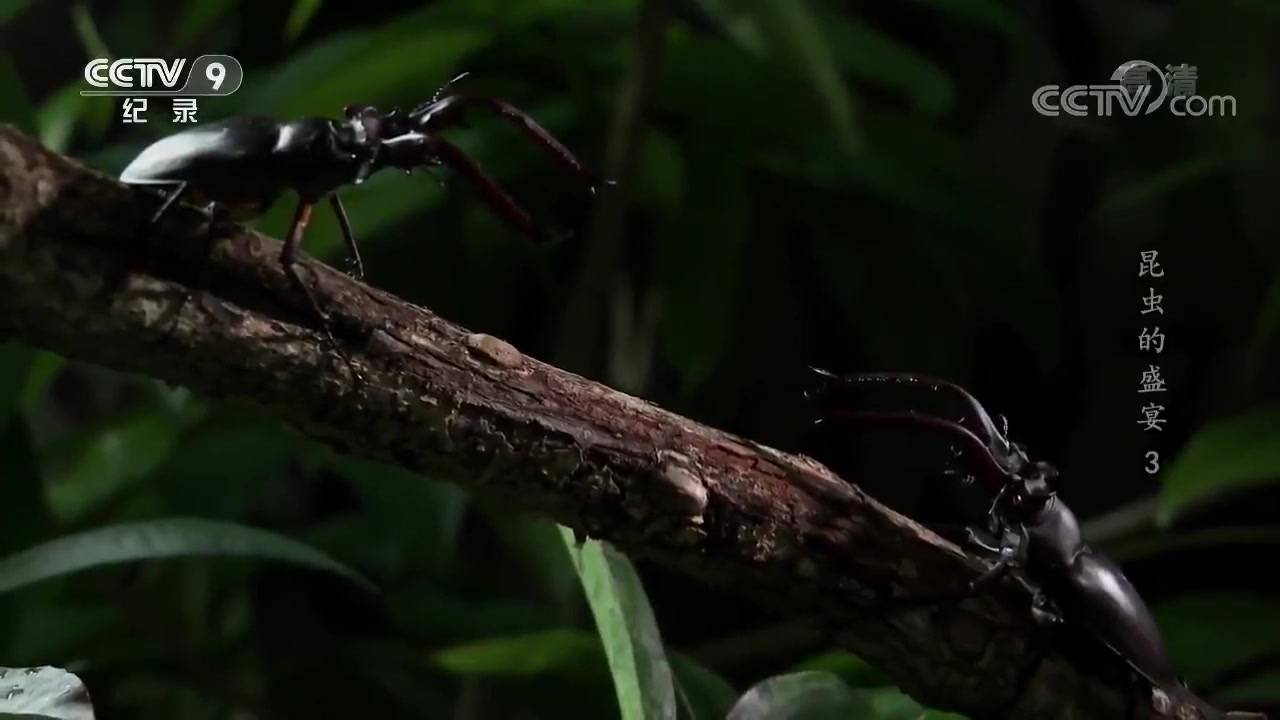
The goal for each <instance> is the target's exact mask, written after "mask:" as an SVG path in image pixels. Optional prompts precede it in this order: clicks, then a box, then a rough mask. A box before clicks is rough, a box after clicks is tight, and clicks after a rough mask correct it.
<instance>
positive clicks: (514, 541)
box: [479, 504, 578, 610]
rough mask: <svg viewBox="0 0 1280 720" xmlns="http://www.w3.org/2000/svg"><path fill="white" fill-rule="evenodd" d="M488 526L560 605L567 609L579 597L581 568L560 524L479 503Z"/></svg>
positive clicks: (556, 603)
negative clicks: (561, 530) (566, 545)
mask: <svg viewBox="0 0 1280 720" xmlns="http://www.w3.org/2000/svg"><path fill="white" fill-rule="evenodd" d="M479 509H480V512H481V513H482V514H483V515H484V517H485V518H486V519H487V520H488V525H489V527H490V528H491V529H492V530H493V532H494V534H495V535H497V537H498V540H499V541H500V542H502V544H503V547H505V548H506V550H507V552H508V553H510V554H511V556H512V557H513V558H515V560H516V561H517V562H519V563H520V564H521V565H523V566H524V567H525V568H526V569H527V571H528V572H529V574H530V575H531V576H532V577H533V578H534V579H535V580H536V582H538V583H539V584H540V585H541V586H542V589H543V591H544V592H545V593H546V596H547V597H548V598H550V599H551V601H552V603H554V604H555V606H556V607H557V608H560V609H562V610H563V609H568V608H570V607H571V605H570V603H571V602H572V601H574V600H576V599H577V597H578V596H577V595H576V594H575V591H576V589H577V585H578V571H577V569H576V568H575V567H574V565H573V559H572V558H571V557H570V556H569V554H568V553H566V552H565V549H564V542H563V541H562V540H561V538H560V530H559V526H557V525H556V524H555V523H553V522H551V521H550V520H546V519H544V518H542V517H539V516H536V515H530V514H527V513H512V512H511V511H510V509H508V508H505V507H495V506H493V505H491V504H483V505H479Z"/></svg>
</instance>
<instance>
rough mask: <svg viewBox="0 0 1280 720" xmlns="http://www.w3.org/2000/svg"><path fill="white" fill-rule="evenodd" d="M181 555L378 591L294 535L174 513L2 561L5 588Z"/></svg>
mask: <svg viewBox="0 0 1280 720" xmlns="http://www.w3.org/2000/svg"><path fill="white" fill-rule="evenodd" d="M176 557H241V558H253V559H257V560H272V561H277V562H284V563H290V564H293V565H299V566H303V567H310V568H313V569H316V570H323V571H325V572H329V573H332V574H334V575H337V576H338V577H341V578H344V579H346V580H348V581H350V582H352V583H354V584H356V585H359V586H361V587H363V588H365V589H367V590H369V591H371V592H377V589H376V588H375V587H374V586H373V584H372V583H370V582H369V581H368V580H366V579H365V578H363V577H362V576H360V575H359V574H358V573H356V572H355V571H354V570H351V569H349V568H347V567H345V566H343V565H341V564H340V563H338V562H336V561H335V560H333V559H331V558H329V557H328V556H327V555H324V554H323V553H321V552H319V551H317V550H315V549H314V548H311V547H309V546H307V545H304V544H302V543H300V542H298V541H296V540H293V539H292V538H289V537H285V536H283V535H279V534H277V533H274V532H269V531H267V530H261V529H259V528H253V527H247V526H244V525H236V524H234V523H225V522H214V521H211V520H201V519H199V518H172V519H165V520H152V521H146V522H137V523H122V524H118V525H109V526H107V527H102V528H96V529H94V530H86V531H84V532H81V533H76V534H74V535H69V536H66V537H61V538H58V539H57V540H51V541H49V542H46V543H44V544H41V545H37V546H35V547H33V548H29V549H27V550H23V551H21V552H19V553H16V554H13V555H10V556H9V557H7V558H4V559H2V560H0V593H4V592H9V591H12V590H16V589H18V588H22V587H26V586H28V585H32V584H34V583H38V582H41V581H43V580H48V579H50V578H55V577H59V576H62V575H68V574H70V573H74V572H79V571H81V570H88V569H90V568H96V567H101V566H104V565H114V564H119V563H126V562H138V561H142V560H161V559H166V558H176Z"/></svg>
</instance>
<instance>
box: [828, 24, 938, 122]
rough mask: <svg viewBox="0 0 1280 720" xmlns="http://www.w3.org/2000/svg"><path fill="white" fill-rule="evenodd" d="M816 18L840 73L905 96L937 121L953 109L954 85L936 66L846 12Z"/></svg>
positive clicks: (918, 108) (918, 109)
mask: <svg viewBox="0 0 1280 720" xmlns="http://www.w3.org/2000/svg"><path fill="white" fill-rule="evenodd" d="M818 17H819V19H820V21H821V26H822V30H823V32H824V34H825V35H826V38H827V42H828V43H829V44H830V46H831V48H832V52H833V55H834V58H835V62H836V64H837V65H838V67H839V68H840V69H842V70H846V71H848V72H851V73H854V74H856V75H858V76H859V77H861V78H863V79H865V80H867V81H869V82H871V83H874V84H876V85H881V86H883V87H888V88H890V89H893V90H896V91H898V92H900V93H902V94H904V95H906V96H907V98H908V99H909V100H910V101H911V104H912V105H913V106H915V109H916V110H917V111H919V112H921V113H923V114H925V115H929V116H931V117H938V116H941V115H944V114H946V113H947V112H949V111H950V110H951V109H952V106H953V105H954V103H955V95H956V89H955V83H954V82H952V80H951V77H950V76H949V75H948V74H947V73H946V71H944V70H943V69H942V68H941V67H939V66H938V64H937V63H935V62H933V61H932V60H930V59H929V58H927V57H925V56H923V55H921V54H920V52H919V51H917V50H915V49H914V48H912V47H911V46H909V45H906V44H905V43H902V42H899V41H898V40H896V39H895V38H894V37H893V36H891V35H889V34H888V33H885V32H884V31H882V30H878V29H876V28H874V27H872V26H870V25H867V24H865V23H863V22H860V21H859V20H858V19H857V18H855V17H853V16H852V15H850V14H849V13H848V12H847V11H846V12H837V11H825V12H821V13H820V14H819V15H818Z"/></svg>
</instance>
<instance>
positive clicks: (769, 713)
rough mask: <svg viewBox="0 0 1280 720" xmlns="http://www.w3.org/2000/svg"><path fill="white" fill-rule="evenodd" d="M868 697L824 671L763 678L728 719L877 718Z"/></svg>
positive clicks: (736, 704) (820, 719)
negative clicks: (860, 694)
mask: <svg viewBox="0 0 1280 720" xmlns="http://www.w3.org/2000/svg"><path fill="white" fill-rule="evenodd" d="M868 710H869V708H868V707H867V702H866V700H865V698H862V697H859V695H858V693H856V692H854V690H853V689H852V688H850V687H849V686H848V685H845V684H844V681H843V680H841V679H840V678H839V677H837V676H835V675H833V674H831V673H827V672H820V671H805V672H798V673H792V674H790V675H778V676H775V677H771V678H768V679H766V680H762V681H760V682H759V683H757V684H755V685H753V686H752V687H751V689H750V690H748V691H747V692H745V693H743V695H742V697H740V698H738V701H737V702H736V703H734V705H733V708H732V709H731V710H730V711H729V715H728V717H727V718H726V720H848V719H849V718H874V717H875V716H873V715H870V714H869V713H868Z"/></svg>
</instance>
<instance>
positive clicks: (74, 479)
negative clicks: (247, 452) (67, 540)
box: [43, 403, 203, 522]
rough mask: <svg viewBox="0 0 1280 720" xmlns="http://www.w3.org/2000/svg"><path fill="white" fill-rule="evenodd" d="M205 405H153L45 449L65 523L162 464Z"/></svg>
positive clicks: (53, 504)
mask: <svg viewBox="0 0 1280 720" xmlns="http://www.w3.org/2000/svg"><path fill="white" fill-rule="evenodd" d="M202 415H203V406H201V405H200V404H198V403H197V404H190V405H182V406H177V407H174V406H168V407H166V406H165V405H163V404H155V405H148V406H146V407H142V408H139V409H137V410H132V411H129V412H127V413H125V414H123V415H122V416H121V417H119V418H113V419H111V420H109V421H108V422H107V423H106V424H104V425H103V426H99V427H93V428H90V429H88V430H85V431H82V432H79V433H76V434H75V435H72V436H70V437H68V438H65V439H62V440H60V441H59V442H57V443H55V444H53V445H52V446H50V447H48V448H45V449H44V451H43V455H44V458H43V462H44V465H45V467H46V468H50V473H49V475H50V480H49V483H48V489H47V492H48V498H49V506H50V508H52V510H53V512H54V515H55V516H57V517H58V518H59V519H60V520H62V521H64V522H71V521H75V520H77V519H80V518H82V517H84V515H85V514H86V513H88V512H89V511H91V510H93V509H94V508H96V507H97V506H99V505H100V504H101V503H102V502H103V501H105V500H107V499H108V498H111V497H114V496H116V494H117V493H119V492H121V491H122V490H124V489H125V488H126V487H130V486H132V484H133V483H135V482H137V481H138V480H139V479H141V478H143V477H146V476H147V475H148V474H149V473H150V472H151V471H152V470H154V469H155V468H156V467H157V466H159V465H160V463H161V462H163V461H164V459H165V458H166V457H168V455H169V453H170V452H171V451H172V450H173V449H174V448H175V447H177V446H178V443H179V441H180V439H181V437H182V435H183V433H185V432H186V430H187V428H189V427H191V426H192V425H193V424H194V423H196V422H197V421H198V420H199V419H200V418H201V417H202Z"/></svg>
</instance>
